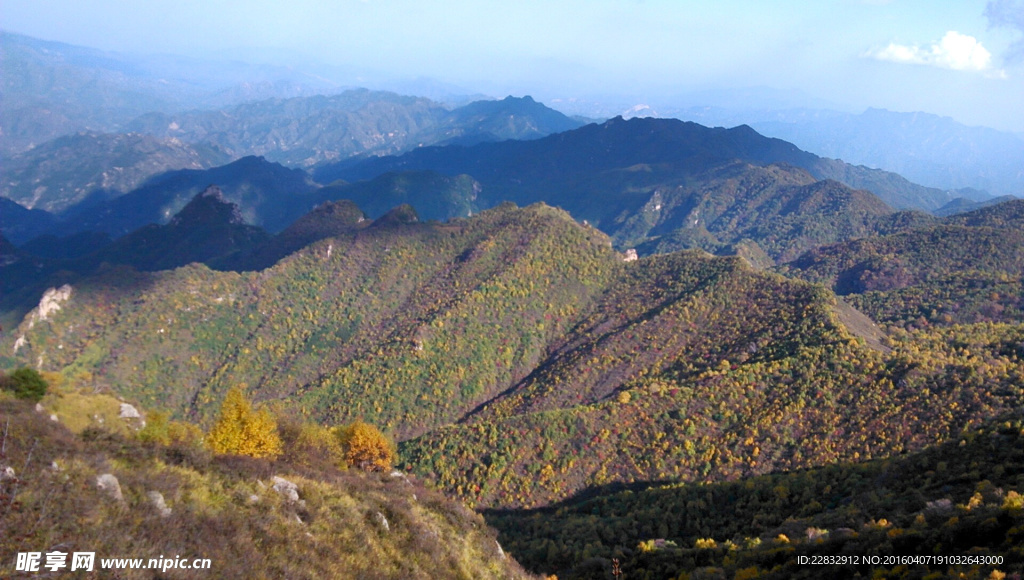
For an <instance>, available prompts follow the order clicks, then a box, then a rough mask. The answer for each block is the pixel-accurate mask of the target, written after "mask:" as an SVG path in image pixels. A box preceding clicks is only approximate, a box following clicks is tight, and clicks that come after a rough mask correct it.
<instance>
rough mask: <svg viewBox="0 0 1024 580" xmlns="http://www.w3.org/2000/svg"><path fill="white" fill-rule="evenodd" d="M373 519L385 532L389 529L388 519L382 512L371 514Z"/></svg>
mask: <svg viewBox="0 0 1024 580" xmlns="http://www.w3.org/2000/svg"><path fill="white" fill-rule="evenodd" d="M373 519H374V520H376V521H377V525H378V526H380V527H381V528H382V529H383V530H384V531H385V532H390V531H391V526H390V525H389V524H388V519H387V518H386V517H384V514H382V513H380V512H376V513H374V514H373Z"/></svg>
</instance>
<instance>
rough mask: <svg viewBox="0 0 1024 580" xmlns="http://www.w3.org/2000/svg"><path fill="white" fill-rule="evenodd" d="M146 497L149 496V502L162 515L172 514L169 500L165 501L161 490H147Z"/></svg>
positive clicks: (163, 516) (164, 516)
mask: <svg viewBox="0 0 1024 580" xmlns="http://www.w3.org/2000/svg"><path fill="white" fill-rule="evenodd" d="M146 497H148V498H149V503H151V504H153V507H155V508H156V511H157V513H159V514H160V517H162V518H166V517H167V516H169V515H171V508H169V507H167V502H165V501H164V494H162V493H160V492H159V491H149V492H146Z"/></svg>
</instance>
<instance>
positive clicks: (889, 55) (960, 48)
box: [868, 30, 1005, 77]
mask: <svg viewBox="0 0 1024 580" xmlns="http://www.w3.org/2000/svg"><path fill="white" fill-rule="evenodd" d="M868 56H870V57H872V58H876V59H878V60H886V61H890V62H898V63H904V64H923V65H927V66H934V67H939V68H946V69H950V70H963V71H979V72H986V73H989V74H991V75H994V76H997V77H1002V76H1005V73H1003V71H993V70H992V53H990V52H989V51H988V50H987V49H986V48H985V47H984V46H982V45H981V43H980V42H978V39H977V38H974V37H973V36H968V35H966V34H960V33H959V32H956V31H955V30H950V31H949V32H947V33H946V35H945V36H943V37H942V40H940V41H938V42H936V43H933V44H931V45H930V46H925V47H921V46H917V45H914V46H906V45H903V44H896V43H894V42H893V43H890V44H889V46H887V47H885V48H883V49H880V50H875V51H871V52H869V53H868Z"/></svg>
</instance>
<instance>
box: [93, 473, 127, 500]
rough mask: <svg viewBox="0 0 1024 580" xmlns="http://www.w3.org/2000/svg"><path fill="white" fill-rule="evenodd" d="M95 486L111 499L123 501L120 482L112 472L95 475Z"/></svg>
mask: <svg viewBox="0 0 1024 580" xmlns="http://www.w3.org/2000/svg"><path fill="white" fill-rule="evenodd" d="M96 487H97V488H99V490H100V491H102V492H105V493H106V494H107V495H109V496H110V497H111V498H112V499H115V500H117V501H124V496H123V495H121V484H120V483H118V482H117V478H116V477H114V475H113V474H112V473H104V474H103V475H100V476H99V477H97V478H96Z"/></svg>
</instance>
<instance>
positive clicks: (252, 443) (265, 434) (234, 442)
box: [206, 387, 281, 458]
mask: <svg viewBox="0 0 1024 580" xmlns="http://www.w3.org/2000/svg"><path fill="white" fill-rule="evenodd" d="M206 443H207V444H208V445H209V446H210V449H211V450H212V451H213V452H214V453H220V454H232V455H248V456H249V457H271V458H273V457H277V456H278V455H280V454H281V438H280V437H279V436H278V434H277V422H276V421H274V418H273V417H271V415H270V413H269V412H268V411H267V410H266V409H261V410H259V411H253V410H252V404H251V403H249V400H248V399H246V398H245V395H244V394H242V390H241V389H239V388H238V387H232V388H231V389H230V390H229V391H228V394H227V396H226V397H224V403H223V404H222V405H221V408H220V417H219V418H218V419H217V424H216V425H214V426H213V429H212V430H210V433H209V434H208V435H207V436H206Z"/></svg>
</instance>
